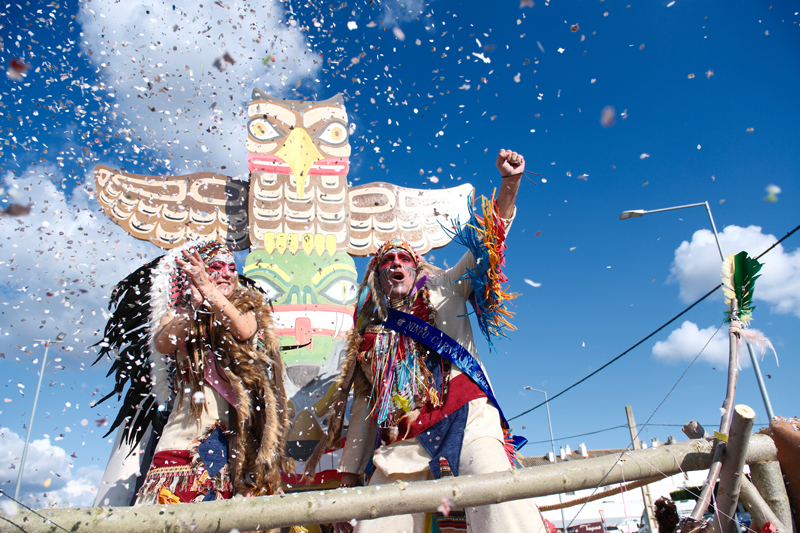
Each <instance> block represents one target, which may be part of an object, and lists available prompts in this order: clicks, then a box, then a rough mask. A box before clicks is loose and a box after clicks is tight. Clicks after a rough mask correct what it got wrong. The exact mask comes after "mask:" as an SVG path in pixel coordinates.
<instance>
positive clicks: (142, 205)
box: [94, 165, 250, 251]
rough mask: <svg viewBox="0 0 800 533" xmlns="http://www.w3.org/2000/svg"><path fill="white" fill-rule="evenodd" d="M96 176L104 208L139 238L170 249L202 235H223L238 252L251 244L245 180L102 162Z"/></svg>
mask: <svg viewBox="0 0 800 533" xmlns="http://www.w3.org/2000/svg"><path fill="white" fill-rule="evenodd" d="M94 180H95V184H96V185H97V201H98V202H99V203H100V205H101V206H102V207H103V210H104V211H105V212H106V214H107V215H108V216H109V218H111V220H113V221H114V222H115V223H117V224H118V225H119V226H121V227H122V228H123V229H124V230H125V231H127V232H128V233H130V234H131V235H133V236H134V237H136V238H137V239H141V240H143V241H150V242H152V243H153V244H155V245H156V246H158V247H159V248H166V249H170V248H175V247H176V246H180V245H181V244H183V243H184V242H186V241H187V240H194V239H197V238H200V237H203V238H206V239H218V238H221V239H222V240H224V241H225V243H226V244H227V245H228V247H229V248H230V249H231V250H234V251H238V250H245V249H247V248H248V247H249V246H250V237H249V235H248V231H247V217H248V195H249V186H250V184H249V182H247V181H240V180H235V179H233V178H230V177H228V176H224V175H222V174H215V173H213V172H198V173H195V174H186V175H184V176H163V177H161V176H142V175H139V174H129V173H127V172H121V171H119V170H115V169H113V168H109V167H106V166H102V165H98V166H96V167H95V168H94Z"/></svg>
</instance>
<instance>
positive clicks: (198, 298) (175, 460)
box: [98, 241, 293, 505]
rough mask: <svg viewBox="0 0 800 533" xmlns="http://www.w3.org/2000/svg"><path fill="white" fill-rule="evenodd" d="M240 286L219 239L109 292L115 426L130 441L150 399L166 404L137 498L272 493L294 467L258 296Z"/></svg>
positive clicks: (276, 363)
mask: <svg viewBox="0 0 800 533" xmlns="http://www.w3.org/2000/svg"><path fill="white" fill-rule="evenodd" d="M245 281H246V278H242V279H241V280H240V279H239V276H238V274H237V272H236V264H235V262H234V258H233V255H232V254H231V253H230V251H229V250H228V249H227V248H226V247H225V245H223V244H221V243H219V242H215V241H211V242H208V241H206V242H195V243H189V244H187V245H184V246H182V247H180V248H177V249H175V250H173V251H172V252H170V253H169V254H167V255H165V256H163V257H160V258H158V259H156V260H155V261H153V262H151V263H150V264H148V265H146V266H145V267H143V268H141V269H138V270H137V271H135V272H134V273H133V274H131V275H130V276H128V278H126V279H125V280H123V281H122V282H121V283H120V284H119V285H118V286H117V287H116V289H115V291H114V293H113V294H112V298H111V301H112V304H113V303H117V307H116V309H115V312H114V314H113V316H112V317H111V319H110V320H109V322H108V324H107V325H106V330H105V344H104V346H103V348H102V349H101V352H100V357H102V356H103V355H105V354H106V353H111V350H121V351H120V353H119V355H118V356H117V357H116V362H115V364H114V367H113V368H112V371H113V370H114V369H116V370H117V385H116V387H115V391H114V392H112V393H111V394H109V395H108V396H106V398H108V397H110V396H111V395H113V394H114V393H118V394H121V393H122V390H123V387H124V385H125V383H126V382H127V381H130V384H131V386H130V388H129V389H128V392H127V394H126V398H125V403H124V405H123V406H122V408H121V409H120V413H119V416H118V417H117V419H116V420H115V422H114V424H113V426H112V430H113V429H114V428H115V427H117V426H119V425H120V424H122V423H124V424H125V430H124V439H125V440H126V443H128V444H130V443H134V444H135V443H138V441H139V440H140V439H141V438H142V436H143V435H144V434H145V433H146V431H147V429H148V428H149V426H150V424H151V423H152V422H153V421H154V420H155V419H156V418H157V409H158V406H159V405H161V404H163V403H165V401H166V400H167V399H169V400H170V401H171V402H172V403H173V406H172V410H171V412H170V414H169V418H168V420H167V422H166V425H164V427H163V429H161V431H160V438H159V440H158V444H157V445H156V447H155V450H154V457H153V460H152V463H151V466H150V469H149V471H148V472H147V476H146V477H145V479H144V483H143V484H142V485H141V488H140V490H139V492H138V495H137V500H136V503H137V505H141V504H156V503H157V504H165V503H180V502H195V501H212V500H220V499H227V498H230V497H231V496H233V494H243V495H245V496H257V495H263V494H272V493H275V492H277V491H278V490H279V489H280V486H281V485H280V472H281V470H282V469H290V468H293V466H292V465H289V464H285V463H286V461H285V460H284V459H283V458H282V456H283V455H284V449H285V435H286V430H287V428H288V425H289V417H288V411H287V409H286V395H285V392H284V388H283V373H284V371H283V363H282V359H281V356H280V346H279V344H278V340H277V338H276V337H275V335H274V334H273V333H272V331H271V330H272V328H273V325H272V318H271V316H270V310H269V306H268V304H267V302H266V300H265V298H264V295H263V294H262V293H261V292H260V291H258V290H256V289H255V288H253V287H252V286H248V285H247V284H246V283H244V282H245ZM148 299H149V302H148V301H146V300H148ZM148 305H149V308H150V312H149V313H147V312H144V311H143V309H142V308H143V307H145V306H148ZM98 360H99V358H98ZM148 374H149V375H148ZM170 374H171V375H170ZM106 398H104V399H103V400H105V399H106Z"/></svg>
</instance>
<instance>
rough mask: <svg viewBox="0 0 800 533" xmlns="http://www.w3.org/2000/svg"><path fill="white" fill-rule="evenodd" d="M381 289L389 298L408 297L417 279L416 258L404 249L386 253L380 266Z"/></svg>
mask: <svg viewBox="0 0 800 533" xmlns="http://www.w3.org/2000/svg"><path fill="white" fill-rule="evenodd" d="M378 273H379V274H380V279H381V288H382V289H383V293H384V294H385V295H386V297H387V298H391V299H393V300H394V299H397V298H403V297H405V296H408V294H409V293H410V292H411V289H412V288H413V287H414V282H415V281H416V279H417V264H416V262H415V261H414V257H413V256H412V255H411V254H410V253H409V252H407V251H406V250H403V249H402V248H392V249H391V250H389V251H388V252H386V253H385V254H384V255H383V257H382V258H381V261H380V263H379V264H378Z"/></svg>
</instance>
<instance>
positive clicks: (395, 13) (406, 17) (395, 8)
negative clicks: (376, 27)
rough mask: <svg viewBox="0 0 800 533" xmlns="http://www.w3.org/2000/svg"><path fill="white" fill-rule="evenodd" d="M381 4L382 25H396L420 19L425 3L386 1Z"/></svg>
mask: <svg viewBox="0 0 800 533" xmlns="http://www.w3.org/2000/svg"><path fill="white" fill-rule="evenodd" d="M382 4H383V24H389V25H397V24H400V23H403V22H409V21H411V20H414V19H416V18H420V17H422V15H423V13H424V12H425V7H426V3H425V2H424V1H423V0H404V1H402V2H401V1H400V0H387V1H384V2H382Z"/></svg>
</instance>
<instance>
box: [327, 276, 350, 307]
mask: <svg viewBox="0 0 800 533" xmlns="http://www.w3.org/2000/svg"><path fill="white" fill-rule="evenodd" d="M320 293H321V294H322V296H324V297H325V298H327V299H328V300H331V301H334V302H337V303H341V304H344V305H347V304H351V303H354V302H355V301H356V285H355V283H353V282H352V281H350V280H349V279H342V278H340V279H337V280H336V281H334V282H333V283H331V284H329V285H328V286H327V287H325V289H323V290H321V291H320Z"/></svg>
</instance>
